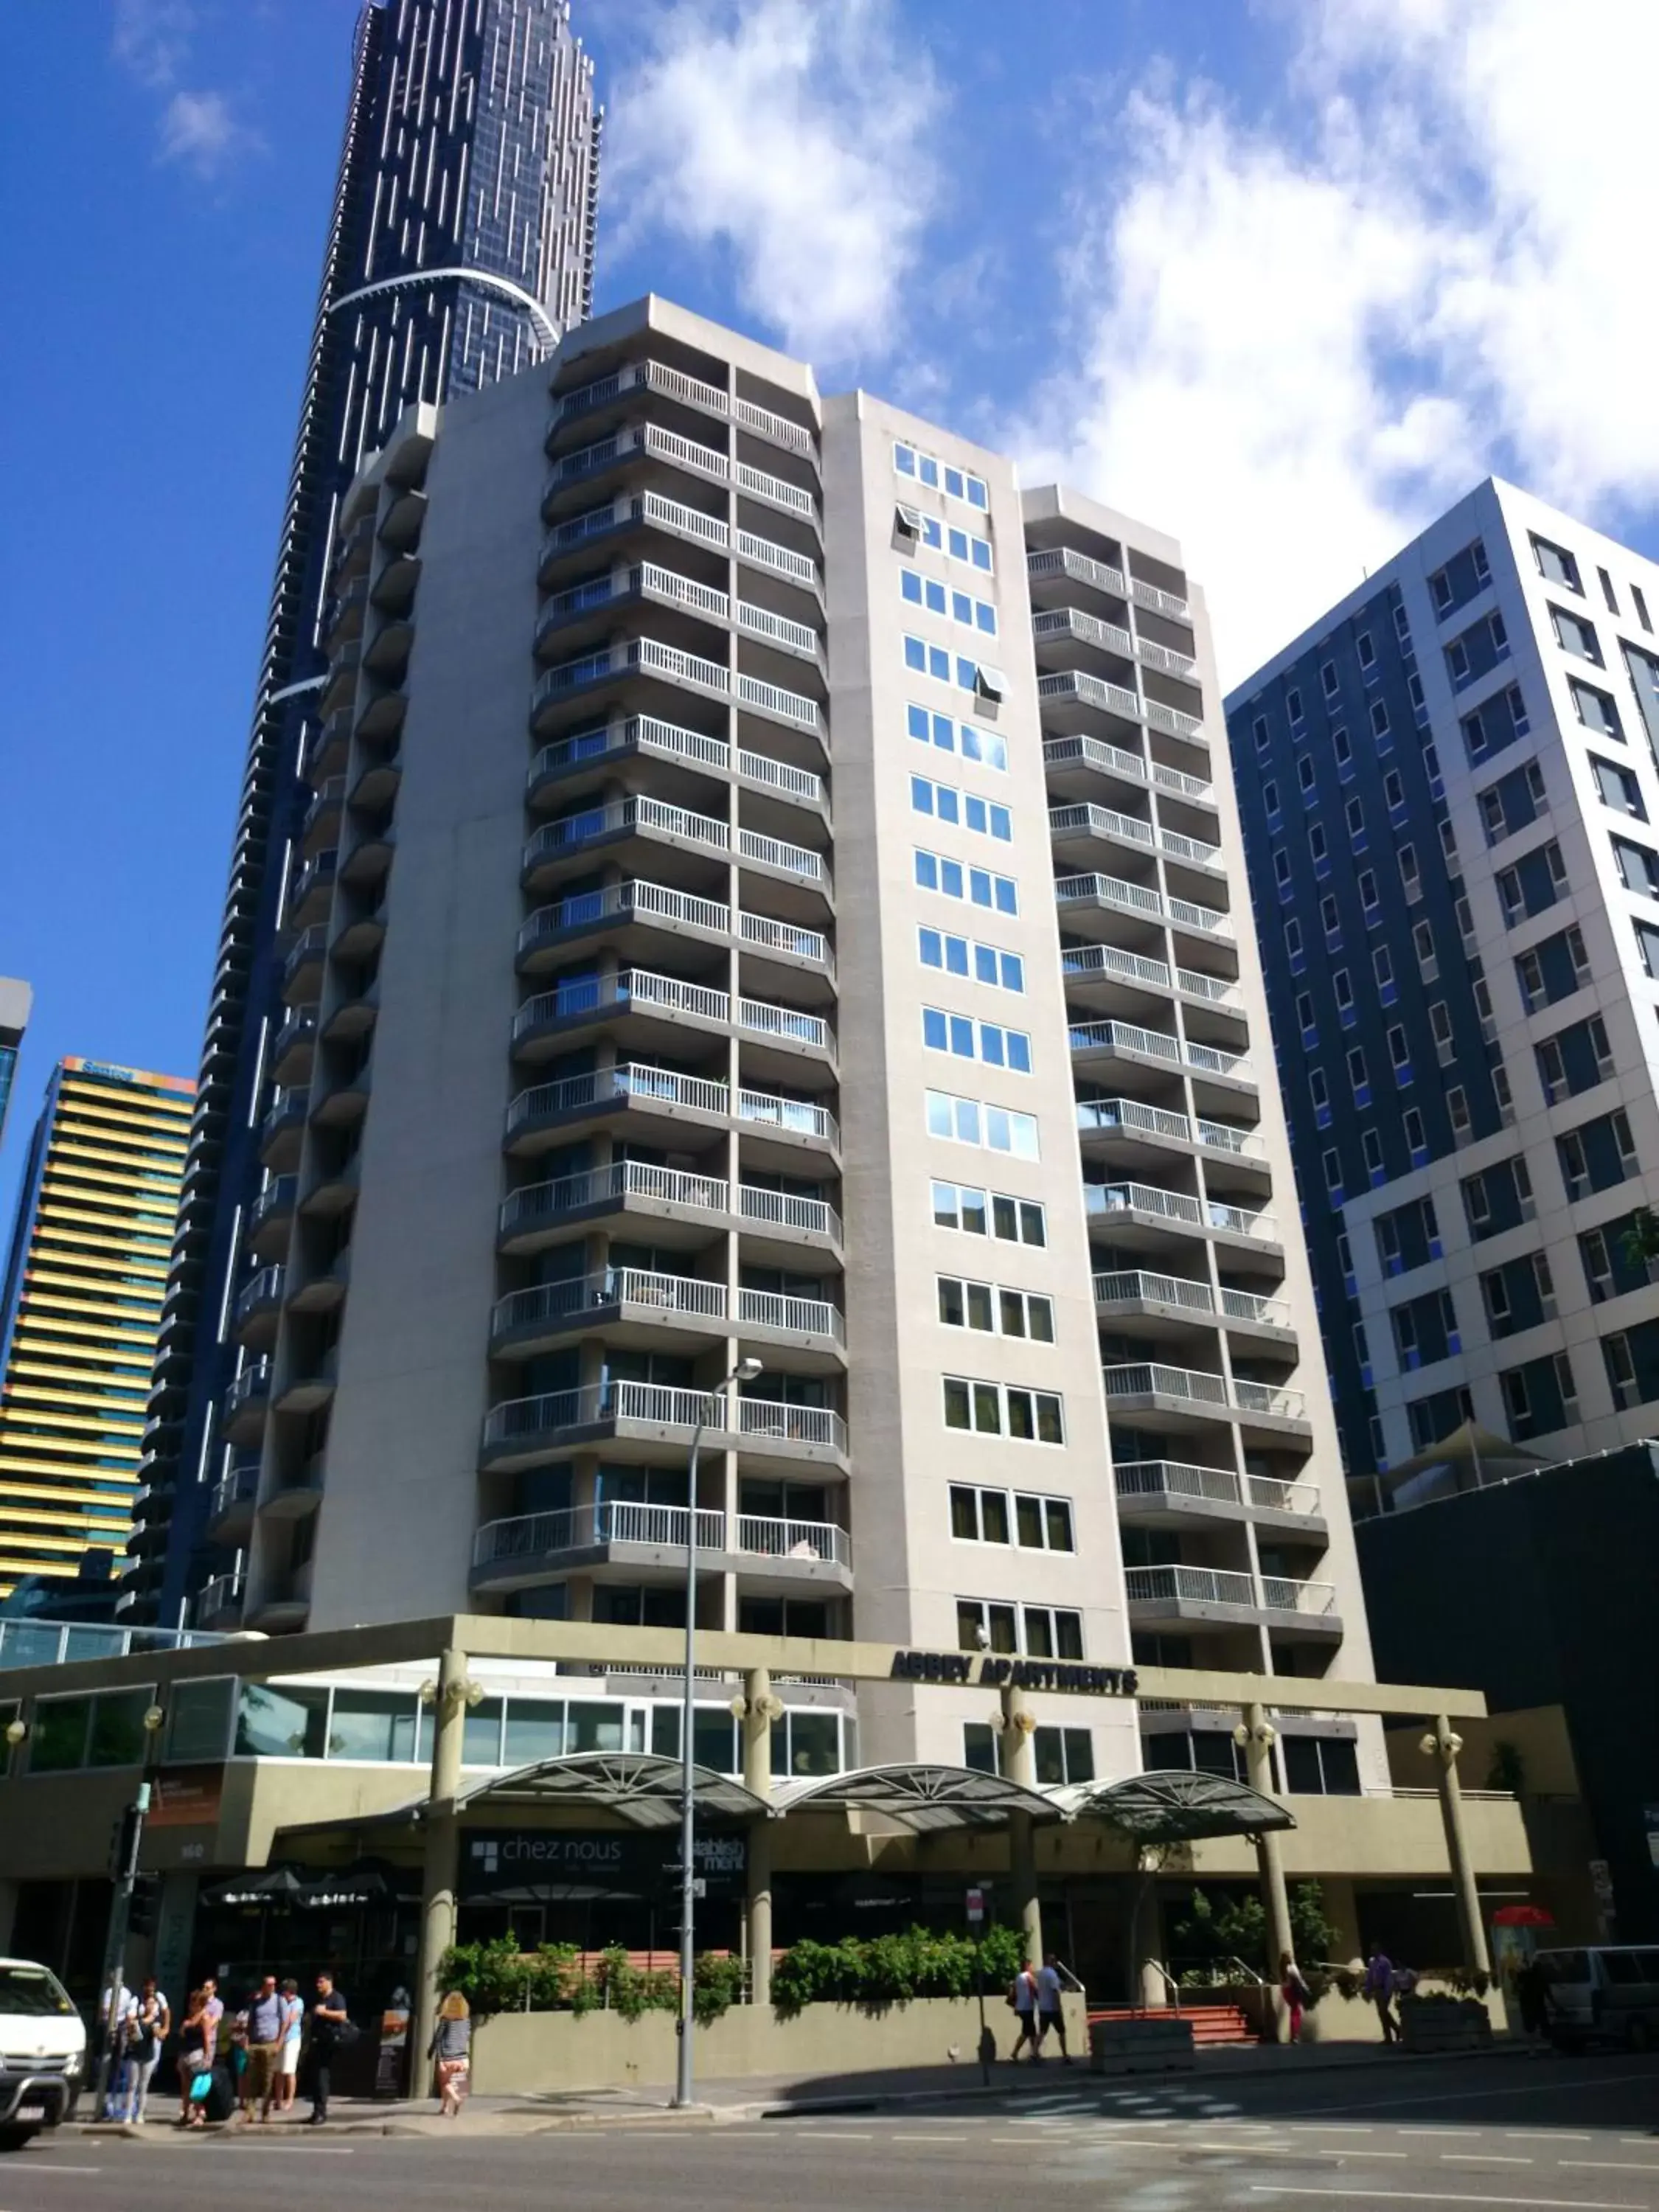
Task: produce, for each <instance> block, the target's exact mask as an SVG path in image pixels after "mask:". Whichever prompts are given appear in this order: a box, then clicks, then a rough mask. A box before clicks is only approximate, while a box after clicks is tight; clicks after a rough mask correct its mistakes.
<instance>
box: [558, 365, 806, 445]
mask: <svg viewBox="0 0 1659 2212" xmlns="http://www.w3.org/2000/svg"><path fill="white" fill-rule="evenodd" d="M638 391H647V392H662V393H664V394H665V396H666V397H667V398H671V399H676V400H678V402H679V403H680V404H681V405H682V406H685V407H694V408H696V410H698V411H699V412H700V413H702V414H704V415H713V416H721V417H726V418H735V420H736V421H737V422H739V423H741V424H742V426H743V427H744V429H747V430H752V431H754V433H755V434H756V435H757V437H762V438H769V439H770V440H771V441H772V442H773V443H774V444H775V445H780V446H787V447H789V448H790V450H791V451H792V452H793V453H802V454H805V455H806V456H807V457H808V458H809V459H817V441H816V439H815V438H814V437H813V435H812V434H811V431H810V430H807V429H804V428H802V427H801V425H800V424H799V422H790V421H789V419H788V417H787V416H783V415H775V414H774V413H773V412H772V411H771V410H770V409H769V408H766V407H758V406H757V405H756V404H755V403H754V402H753V401H752V400H749V399H735V400H734V399H732V398H731V397H730V396H729V395H728V393H727V392H726V390H725V388H724V386H720V385H718V384H706V383H704V382H703V381H702V379H701V378H700V377H695V376H688V375H687V374H686V373H685V371H684V369H681V368H668V367H667V366H666V365H665V363H663V362H659V361H634V362H627V363H625V364H624V366H623V368H619V369H617V370H616V371H614V372H613V374H611V375H610V376H602V377H600V378H599V380H598V381H597V382H595V383H592V384H582V385H578V386H577V387H576V389H575V390H574V392H561V393H560V395H559V397H558V399H557V401H556V404H555V409H554V418H553V419H554V421H555V422H568V421H569V419H570V418H571V417H572V416H580V415H585V414H587V413H590V412H591V411H592V410H593V409H594V408H596V407H608V406H609V405H610V404H611V402H612V401H613V400H615V399H618V398H623V397H624V396H625V395H626V394H627V393H628V392H638Z"/></svg>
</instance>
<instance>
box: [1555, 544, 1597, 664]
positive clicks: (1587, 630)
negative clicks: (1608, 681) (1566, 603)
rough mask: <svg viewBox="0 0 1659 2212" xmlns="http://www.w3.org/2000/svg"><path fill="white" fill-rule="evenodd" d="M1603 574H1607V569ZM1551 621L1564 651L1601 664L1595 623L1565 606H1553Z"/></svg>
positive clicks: (1557, 640) (1557, 641) (1556, 638)
mask: <svg viewBox="0 0 1659 2212" xmlns="http://www.w3.org/2000/svg"><path fill="white" fill-rule="evenodd" d="M1601 573H1602V574H1603V575H1605V574H1607V571H1606V569H1605V568H1604V569H1603V570H1602V572H1601ZM1550 621H1551V623H1552V624H1553V626H1554V629H1555V641H1556V643H1557V644H1558V645H1559V647H1560V648H1561V650H1562V652H1563V653H1576V654H1577V657H1578V659H1580V660H1593V661H1594V662H1595V665H1596V666H1597V667H1598V668H1599V667H1600V666H1601V642H1600V641H1599V640H1598V639H1597V637H1596V635H1595V623H1588V622H1586V621H1585V620H1584V618H1583V616H1582V615H1575V614H1569V613H1568V611H1567V610H1566V609H1565V607H1552V608H1551V609H1550Z"/></svg>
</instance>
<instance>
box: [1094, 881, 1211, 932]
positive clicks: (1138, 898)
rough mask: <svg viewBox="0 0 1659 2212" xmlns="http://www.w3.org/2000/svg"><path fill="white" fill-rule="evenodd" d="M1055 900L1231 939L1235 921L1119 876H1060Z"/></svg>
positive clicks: (1208, 908)
mask: <svg viewBox="0 0 1659 2212" xmlns="http://www.w3.org/2000/svg"><path fill="white" fill-rule="evenodd" d="M1054 899H1055V902H1056V903H1057V904H1058V905H1060V906H1069V905H1072V904H1073V903H1078V904H1083V905H1088V906H1115V907H1122V908H1125V909H1126V910H1127V911H1128V912H1130V913H1133V914H1140V915H1147V916H1148V917H1149V918H1151V919H1152V920H1153V921H1170V922H1174V923H1175V924H1176V927H1179V928H1182V929H1201V930H1202V931H1203V932H1204V933H1205V934H1206V936H1210V937H1231V934H1232V927H1233V926H1232V918H1231V915H1226V914H1222V913H1218V911H1217V910H1216V909H1215V908H1212V907H1206V906H1194V904H1193V902H1192V901H1191V900H1190V899H1178V898H1166V897H1164V895H1163V894H1162V893H1161V892H1159V891H1155V890H1153V889H1152V885H1151V884H1132V883H1127V882H1125V881H1123V880H1122V879H1121V878H1119V877H1117V876H1102V875H1095V874H1086V875H1075V876H1057V877H1056V878H1054Z"/></svg>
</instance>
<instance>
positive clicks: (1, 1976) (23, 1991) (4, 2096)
mask: <svg viewBox="0 0 1659 2212" xmlns="http://www.w3.org/2000/svg"><path fill="white" fill-rule="evenodd" d="M86 2063H87V2031H86V2028H85V2027H84V2026H83V2025H82V2020H81V2015H80V2014H79V2013H78V2012H76V2009H75V2007H74V2005H73V2003H72V2002H70V1996H69V1992H68V1991H67V1990H65V1989H64V1984H62V1983H61V1982H60V1981H59V1980H58V1977H57V1975H56V1974H54V1973H53V1972H52V1969H51V1968H50V1967H49V1966H37V1965H36V1964H35V1962H34V1960H32V1959H0V2150H15V2149H17V2148H19V2146H20V2145H21V2144H23V2143H26V2142H27V2141H28V2140H29V2138H30V2136H37V2135H39V2134H40V2130H41V2129H42V2128H56V2127H61V2126H62V2124H63V2123H64V2121H65V2120H67V2119H69V2118H71V2117H72V2116H73V2114H74V2112H75V2100H76V2097H78V2096H79V2094H80V2093H81V2077H82V2072H83V2070H84V2069H85V2066H86Z"/></svg>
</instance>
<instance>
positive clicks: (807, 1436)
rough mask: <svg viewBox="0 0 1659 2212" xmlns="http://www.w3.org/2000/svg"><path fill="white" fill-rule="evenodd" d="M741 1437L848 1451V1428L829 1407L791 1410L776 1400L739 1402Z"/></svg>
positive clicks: (802, 1407)
mask: <svg viewBox="0 0 1659 2212" xmlns="http://www.w3.org/2000/svg"><path fill="white" fill-rule="evenodd" d="M738 1435H739V1436H740V1437H774V1438H776V1439H778V1440H780V1441H781V1442H783V1443H793V1444H811V1445H814V1446H819V1445H821V1446H823V1447H825V1448H827V1449H829V1450H831V1451H838V1452H845V1450H846V1449H847V1424H846V1423H845V1421H843V1420H842V1418H841V1415H840V1414H839V1413H831V1412H830V1410H829V1407H827V1406H791V1405H787V1404H786V1403H785V1402H784V1401H782V1400H781V1399H776V1398H739V1399H738Z"/></svg>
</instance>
